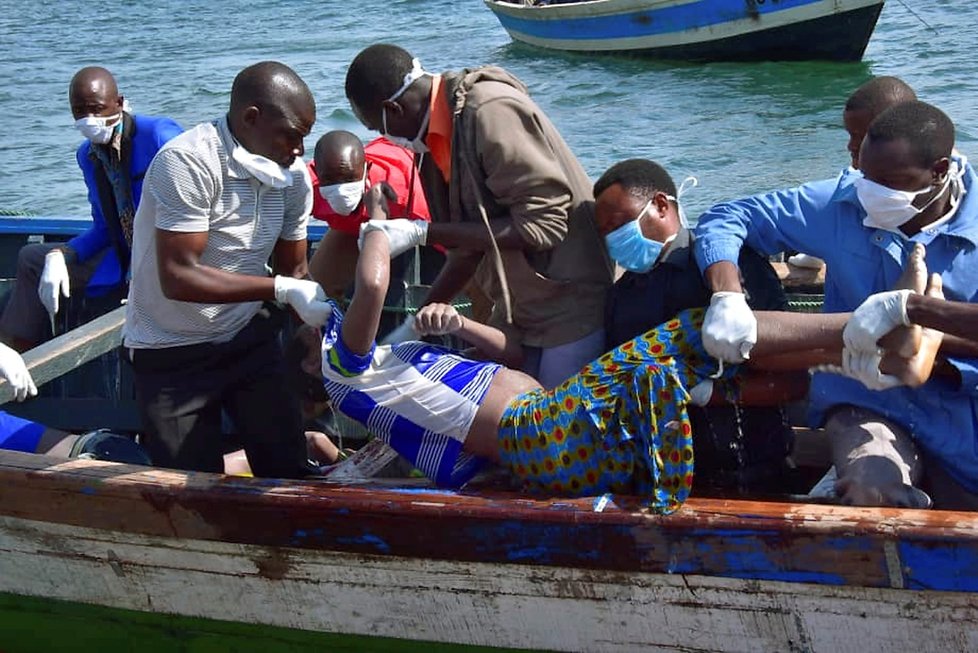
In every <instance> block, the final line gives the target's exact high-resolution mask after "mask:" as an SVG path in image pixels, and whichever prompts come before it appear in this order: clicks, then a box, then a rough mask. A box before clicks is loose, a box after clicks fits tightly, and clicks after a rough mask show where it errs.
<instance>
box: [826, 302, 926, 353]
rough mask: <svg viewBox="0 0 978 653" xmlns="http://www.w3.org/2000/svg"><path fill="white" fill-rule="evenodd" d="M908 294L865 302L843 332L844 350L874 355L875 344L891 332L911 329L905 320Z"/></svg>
mask: <svg viewBox="0 0 978 653" xmlns="http://www.w3.org/2000/svg"><path fill="white" fill-rule="evenodd" d="M910 292H911V291H909V290H889V291H887V292H881V293H876V294H875V295H870V296H869V297H868V298H866V301H864V302H863V303H862V304H861V305H860V306H859V308H857V309H856V310H855V311H853V313H852V317H850V318H849V321H848V322H846V326H845V328H844V329H843V330H842V342H843V343H845V346H846V349H852V350H854V351H859V352H875V351H876V349H877V346H876V342H877V341H878V340H879V339H880V338H882V337H883V336H884V335H886V334H887V333H889V332H890V331H892V330H893V329H894V328H896V327H898V326H900V325H901V324H903V325H907V326H909V325H910V320H909V319H907V298H908V297H909V296H910Z"/></svg>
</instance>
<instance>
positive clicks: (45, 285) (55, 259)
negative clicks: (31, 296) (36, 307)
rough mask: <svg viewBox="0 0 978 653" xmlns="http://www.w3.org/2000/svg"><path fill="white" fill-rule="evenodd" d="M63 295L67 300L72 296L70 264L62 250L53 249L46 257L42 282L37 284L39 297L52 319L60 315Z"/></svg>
mask: <svg viewBox="0 0 978 653" xmlns="http://www.w3.org/2000/svg"><path fill="white" fill-rule="evenodd" d="M62 295H63V296H64V297H66V298H67V297H70V296H71V282H70V280H69V277H68V264H67V263H66V262H65V255H64V254H63V253H62V252H61V250H60V249H53V250H51V251H50V252H48V253H47V255H45V257H44V269H43V270H42V271H41V281H40V283H38V284H37V296H38V297H39V298H40V300H41V304H43V305H44V308H45V309H46V310H47V312H48V314H49V315H50V316H51V318H52V319H54V316H55V315H57V314H58V309H59V304H60V297H61V296H62Z"/></svg>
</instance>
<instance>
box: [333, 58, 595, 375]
mask: <svg viewBox="0 0 978 653" xmlns="http://www.w3.org/2000/svg"><path fill="white" fill-rule="evenodd" d="M346 95H347V98H348V99H349V100H350V105H351V107H352V108H353V110H354V112H355V113H356V114H357V117H358V118H359V119H360V121H361V122H363V124H364V125H365V126H367V127H368V128H370V129H374V130H377V131H379V132H381V133H382V134H384V135H385V136H386V137H387V138H388V139H390V140H391V141H392V142H396V143H401V144H405V145H407V146H410V147H411V148H412V149H413V150H414V151H415V152H416V153H417V154H418V155H419V157H423V160H421V163H420V164H419V168H420V171H421V179H422V184H423V185H424V189H425V194H426V197H427V199H428V207H429V208H430V209H431V218H432V219H431V223H430V224H429V223H424V222H419V221H403V220H393V221H376V222H375V221H370V222H369V223H367V225H365V227H364V229H365V230H368V231H369V230H374V229H382V230H385V231H386V232H387V233H388V235H389V236H390V237H391V238H392V247H393V249H394V252H395V253H399V252H403V251H406V250H407V249H410V248H412V247H414V246H415V245H418V244H421V245H442V246H444V247H446V248H447V249H448V259H447V263H446V265H445V267H444V268H443V269H442V270H441V272H440V273H439V275H438V278H437V279H436V280H435V281H434V283H433V284H432V289H431V292H430V293H429V295H428V297H427V298H426V300H425V301H426V302H446V303H447V302H451V301H452V299H453V298H454V297H455V296H456V295H457V294H458V293H460V292H461V291H462V290H463V288H464V287H465V286H466V284H468V282H469V281H473V282H474V285H476V286H478V289H479V290H480V291H481V292H482V293H483V294H485V295H486V296H487V297H488V298H489V299H490V300H491V301H492V302H493V308H492V316H491V317H490V322H491V323H492V325H493V326H496V327H499V328H503V329H506V330H509V331H511V332H513V334H514V337H515V338H516V339H517V340H519V342H521V343H522V345H523V347H524V349H525V354H526V356H525V361H526V363H525V367H524V371H526V372H528V373H529V374H531V375H532V376H534V377H535V378H537V379H538V380H540V382H541V383H543V385H544V386H546V387H552V386H555V385H556V384H558V383H560V382H561V381H563V380H564V379H566V378H567V377H569V376H570V375H571V374H574V373H575V372H576V371H577V370H578V369H579V368H580V366H581V365H583V364H584V363H585V362H587V361H588V360H590V359H592V358H594V357H595V356H597V355H598V354H599V353H601V351H602V348H603V346H604V333H603V324H602V322H603V320H602V314H603V311H604V301H605V293H606V292H607V289H608V288H609V287H610V285H611V282H612V277H613V265H612V263H611V260H610V258H609V257H608V254H607V251H606V250H605V247H604V243H603V241H602V239H601V237H600V236H599V235H598V233H597V230H596V229H595V225H594V220H593V201H592V199H593V198H592V193H591V182H590V180H589V179H588V177H587V174H586V173H585V172H584V169H583V168H582V167H581V165H580V163H579V162H578V161H577V158H576V157H575V156H574V154H573V152H571V150H570V148H569V147H568V146H567V144H566V143H565V142H564V140H563V139H562V138H561V136H560V134H559V132H558V131H557V129H556V127H555V126H554V125H553V123H552V122H551V121H550V119H549V118H548V117H547V115H546V114H545V113H544V112H543V110H541V108H540V107H539V106H537V105H536V103H534V102H533V100H532V99H531V98H530V96H529V93H528V91H527V89H526V87H525V86H524V85H523V83H522V82H520V81H519V80H518V79H516V78H515V77H513V76H512V75H511V74H510V73H508V72H506V71H505V70H503V69H501V68H497V67H494V66H485V67H481V68H476V69H470V70H463V71H461V72H445V73H442V74H440V75H434V74H431V73H427V72H425V70H424V69H423V68H422V66H421V62H420V61H418V60H417V59H415V58H414V57H412V56H411V54H410V53H408V52H407V51H406V50H404V49H403V48H400V47H398V46H395V45H386V44H378V45H373V46H370V47H369V48H366V49H365V50H363V51H362V52H360V53H359V54H358V55H357V56H356V58H355V59H354V60H353V62H352V63H351V64H350V68H349V69H348V70H347V75H346Z"/></svg>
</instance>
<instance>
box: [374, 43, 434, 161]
mask: <svg viewBox="0 0 978 653" xmlns="http://www.w3.org/2000/svg"><path fill="white" fill-rule="evenodd" d="M429 74H430V73H428V72H425V69H424V68H422V67H421V61H420V60H418V59H416V58H415V59H412V60H411V70H410V72H408V73H407V74H405V75H404V83H403V84H401V88H399V89H397V91H395V92H394V94H393V95H391V96H390V97H389V98H387V101H388V102H394V101H396V100H397V99H398V98H399V97H401V96H402V95H404V92H405V91H407V90H408V88H410V87H411V84H413V83H414V82H415V81H417V80H418V79H419V78H421V77H423V76H424V75H429ZM380 118H381V122H382V127H383V131H382V132H381V135H383V137H384V138H386V139H387V140H388V141H390V142H391V143H393V144H394V145H399V146H401V147H403V148H406V149H408V150H412V151H413V152H416V153H418V154H424V153H425V152H427V151H428V146H427V145H425V142H424V134H425V132H426V131H427V130H428V121H429V120H430V119H431V108H430V107H429V108H428V110H427V111H425V114H424V118H423V119H422V120H421V126H420V127H419V128H418V133H417V134H415V136H414V138H405V137H404V136H394V135H392V134H389V133H387V107H381V110H380Z"/></svg>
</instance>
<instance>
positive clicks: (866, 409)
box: [696, 102, 978, 506]
mask: <svg viewBox="0 0 978 653" xmlns="http://www.w3.org/2000/svg"><path fill="white" fill-rule="evenodd" d="M953 147H954V126H953V124H952V123H951V121H950V119H949V118H948V117H947V116H946V115H945V114H944V113H943V112H941V111H940V110H938V109H937V108H935V107H933V106H930V105H928V104H925V103H923V102H909V103H905V104H901V105H898V106H895V107H893V108H891V109H888V110H887V111H885V112H884V113H882V114H881V115H880V116H879V117H878V118H877V119H876V120H874V122H873V124H872V125H871V126H870V129H869V131H868V133H867V135H866V138H865V140H864V141H863V144H862V147H861V150H860V155H859V165H860V169H861V171H862V173H861V174H860V173H856V172H850V171H847V172H844V173H843V174H842V175H841V176H840V177H839V178H838V179H834V180H826V181H820V182H814V183H810V184H806V185H803V186H800V187H798V188H794V189H790V190H785V191H779V192H775V193H769V194H765V195H758V196H754V197H749V198H746V199H742V200H737V201H733V202H728V203H725V204H720V205H717V206H714V207H713V208H712V209H710V210H709V211H707V212H706V213H705V214H704V215H703V216H702V217H701V218H700V223H699V226H698V228H697V238H698V239H697V242H696V257H697V263H698V264H699V266H700V269H701V270H703V272H704V277H705V279H706V282H707V285H708V286H709V287H710V289H711V290H712V291H713V296H712V298H711V302H710V309H709V311H708V312H707V315H706V318H705V321H704V327H703V340H704V346H705V347H706V349H707V351H709V352H710V353H711V354H712V355H714V356H716V357H717V358H721V359H723V360H726V361H729V362H739V361H742V360H744V359H745V358H747V357H749V355H750V350H751V347H752V346H753V343H754V342H756V339H757V329H756V320H755V319H754V317H753V315H752V313H751V311H750V309H749V308H748V307H747V304H746V302H745V301H744V296H743V294H742V289H741V286H740V280H739V277H738V272H737V267H736V264H735V261H736V260H737V254H738V252H739V250H740V247H741V246H742V245H743V244H744V243H747V244H749V245H751V246H752V247H754V248H755V249H758V250H760V251H762V252H765V253H768V254H771V253H774V252H778V251H782V250H784V249H788V248H790V249H796V250H798V251H800V252H803V253H806V254H811V255H814V256H818V257H820V258H823V259H825V261H826V263H827V265H828V272H827V274H826V281H825V310H826V311H827V312H843V311H851V310H853V309H854V308H856V307H857V306H859V305H860V304H861V303H862V302H863V300H865V299H866V298H867V297H868V296H869V295H871V294H873V293H875V292H879V291H882V290H886V289H887V288H888V287H889V286H891V285H892V284H893V283H894V281H895V280H896V279H897V277H898V276H899V274H900V271H901V268H902V265H903V263H904V261H905V259H906V258H907V256H908V255H909V253H910V252H911V251H912V249H913V247H914V245H915V243H921V244H923V245H925V246H926V248H927V266H928V268H929V269H930V270H931V271H932V272H937V273H939V274H940V276H941V278H942V281H943V287H944V293H945V294H946V296H947V298H948V299H954V300H959V301H967V302H975V301H976V300H978V248H976V245H978V197H975V192H974V191H973V190H972V189H974V188H975V183H976V181H978V178H976V176H975V172H974V170H973V169H972V167H971V166H970V165H968V164H967V162H966V161H965V160H964V158H963V157H960V156H959V155H955V154H953V153H952V150H953ZM969 191H970V192H969ZM903 296H904V297H905V296H906V294H904V295H903ZM941 355H942V358H941V361H940V363H939V364H938V365H937V366H936V367H935V372H934V378H932V379H931V380H930V381H929V382H928V383H927V384H926V385H924V386H923V387H921V388H919V389H917V390H914V391H911V390H909V389H907V388H900V387H897V388H892V389H888V390H883V391H875V390H870V389H868V388H867V387H865V386H864V385H862V384H860V383H858V382H856V381H854V380H852V379H848V378H844V377H842V376H839V375H833V374H817V375H816V376H815V378H814V379H813V381H812V389H811V408H812V419H813V421H814V422H815V423H816V424H822V423H824V424H825V427H826V431H827V434H828V436H829V438H830V441H831V443H832V453H833V461H834V463H835V465H836V469H837V473H838V476H839V482H838V483H837V485H836V490H837V492H839V493H840V494H841V496H842V499H843V500H844V501H847V502H851V503H860V504H867V505H921V504H922V503H923V504H926V503H928V500H927V498H926V497H925V496H923V495H922V493H921V492H920V491H919V490H918V489H916V488H915V487H913V486H914V485H916V484H918V483H919V482H921V481H922V480H925V479H923V478H922V476H923V474H922V472H923V469H924V467H926V468H927V469H928V470H934V471H935V472H936V473H930V472H928V474H927V475H928V476H929V477H930V479H929V481H928V482H930V483H932V484H933V483H934V482H936V479H937V478H940V479H941V480H942V481H946V482H948V483H954V484H956V485H958V486H960V488H959V490H960V492H958V493H957V494H961V495H964V494H969V493H978V447H976V444H978V423H976V419H978V418H976V415H978V402H976V395H978V347H976V346H975V345H974V344H972V343H969V342H967V341H964V340H963V339H961V338H954V337H951V336H948V337H946V338H945V339H944V342H943V344H942V346H941ZM918 447H919V449H918ZM921 454H922V455H923V463H924V464H923V465H922V464H921V460H920V457H921ZM949 494H952V495H953V494H955V493H949ZM950 505H953V502H949V503H948V504H945V506H950Z"/></svg>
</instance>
